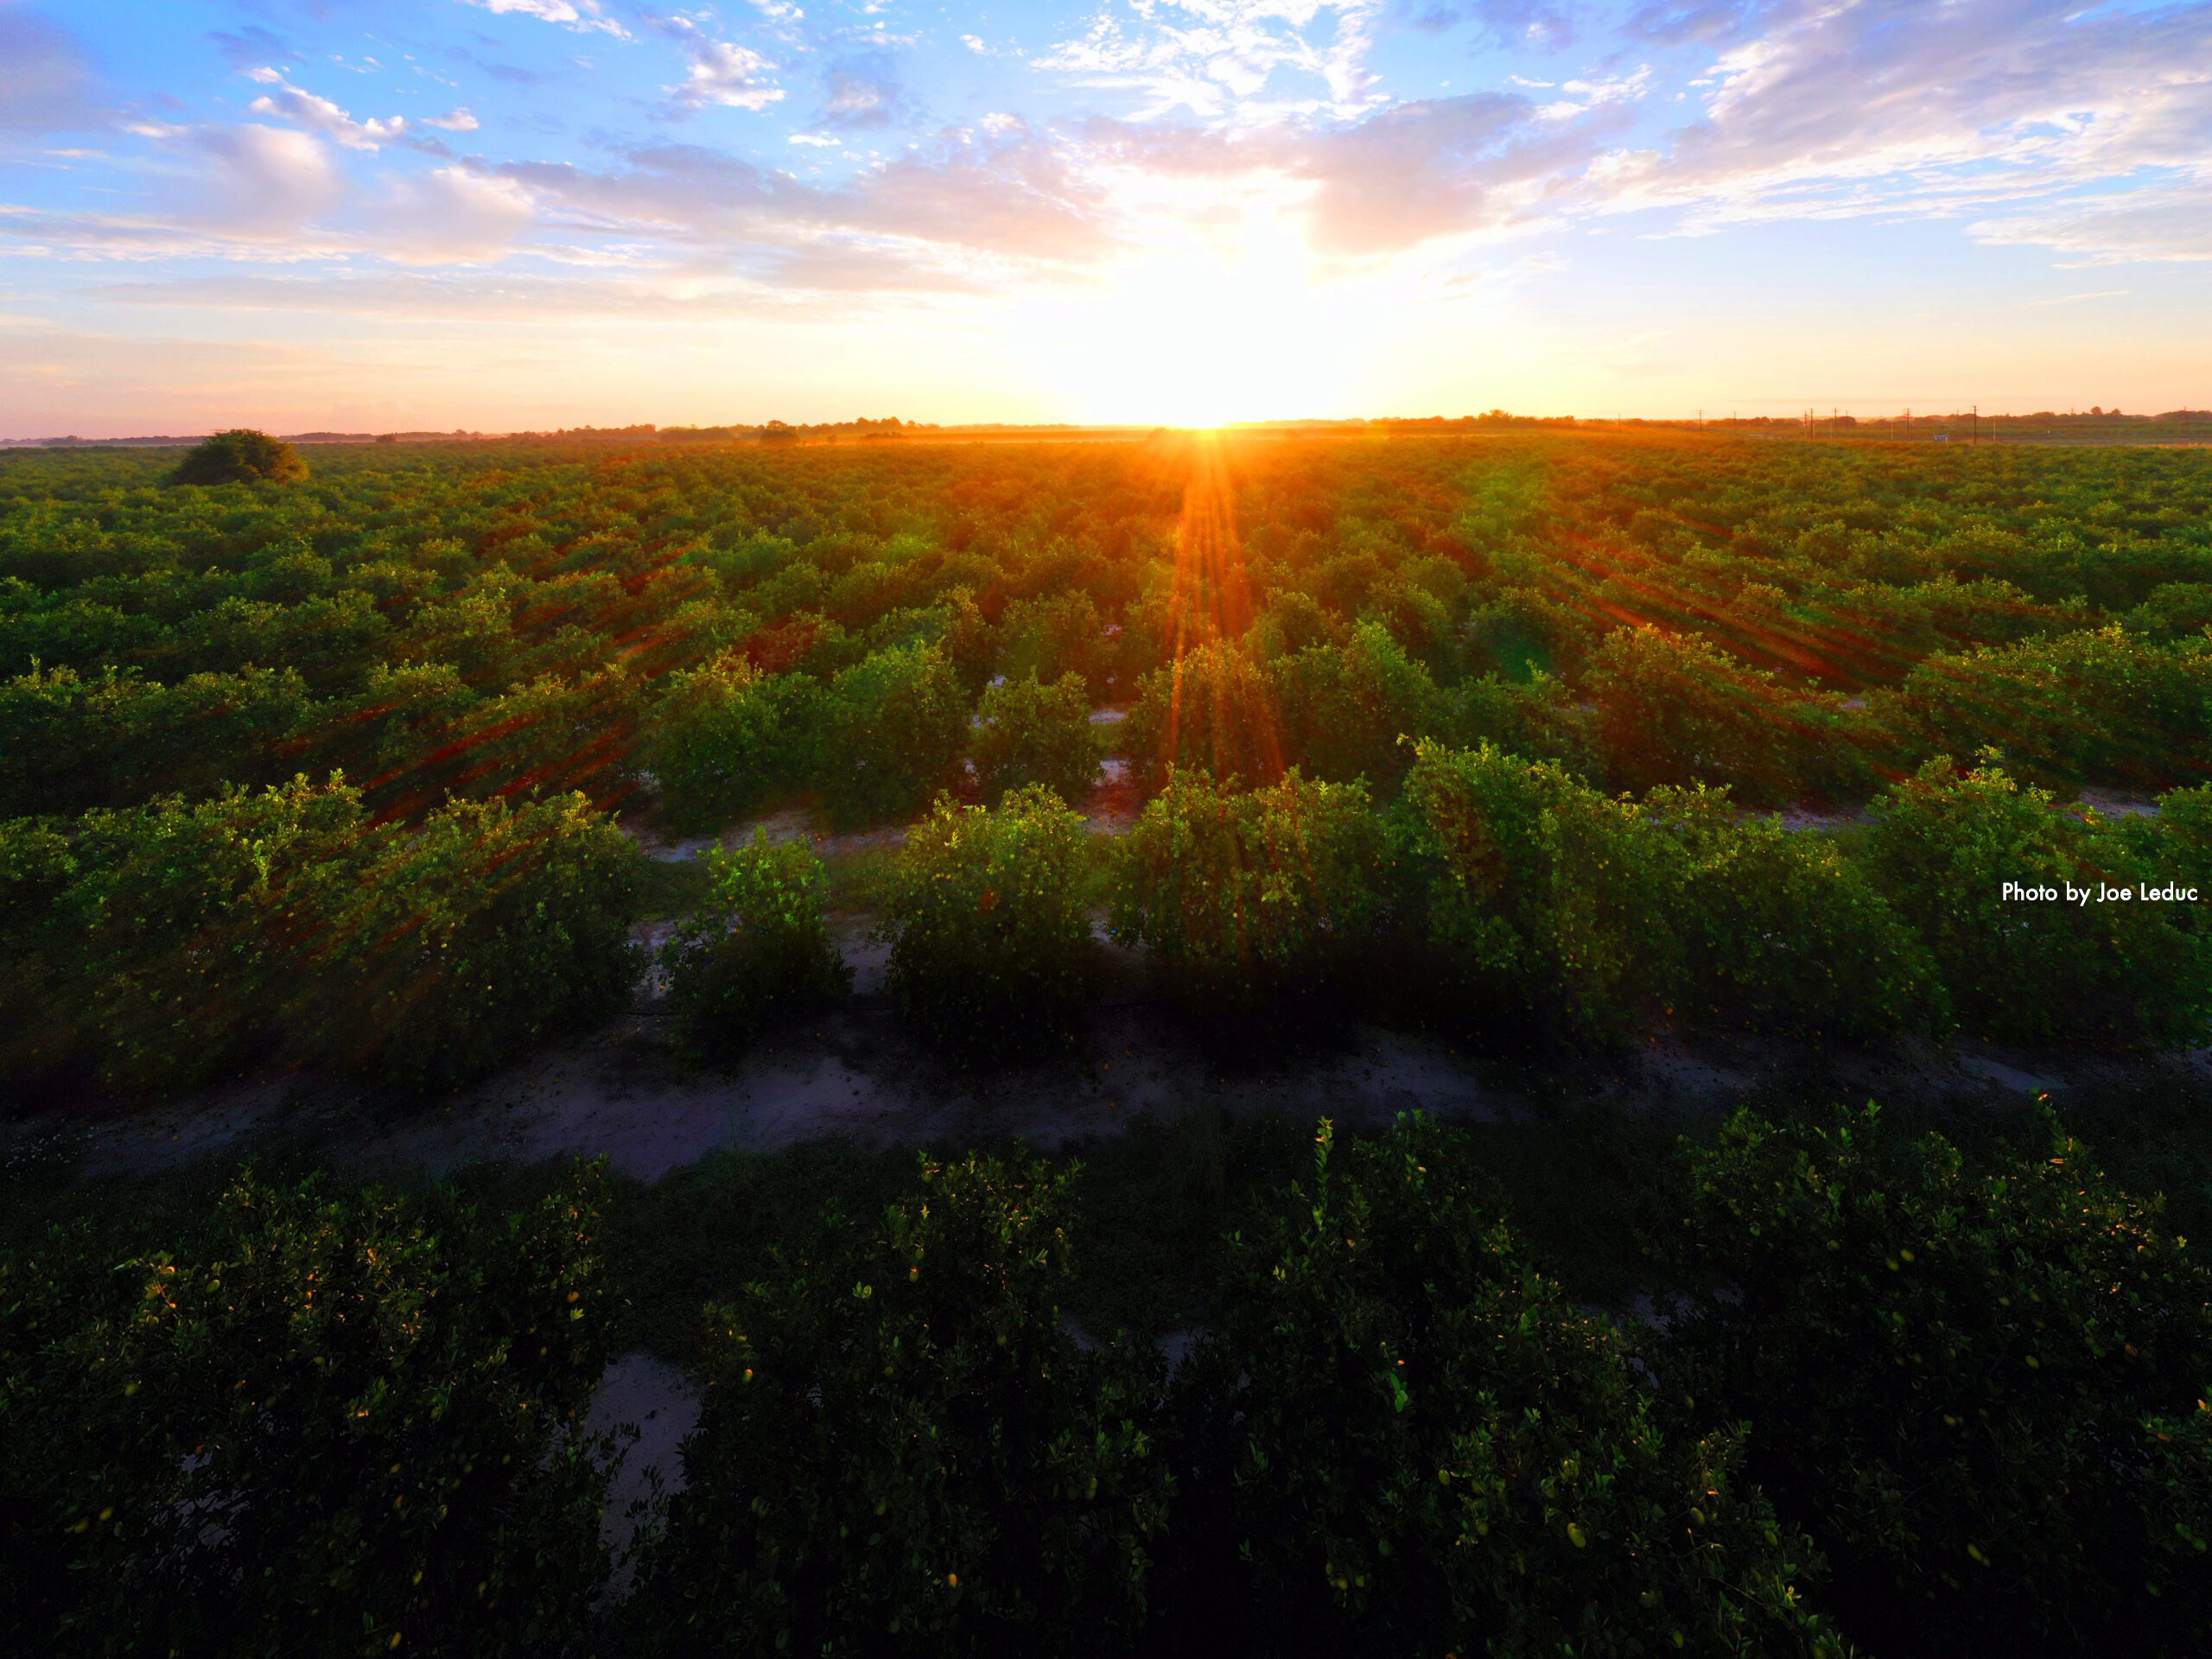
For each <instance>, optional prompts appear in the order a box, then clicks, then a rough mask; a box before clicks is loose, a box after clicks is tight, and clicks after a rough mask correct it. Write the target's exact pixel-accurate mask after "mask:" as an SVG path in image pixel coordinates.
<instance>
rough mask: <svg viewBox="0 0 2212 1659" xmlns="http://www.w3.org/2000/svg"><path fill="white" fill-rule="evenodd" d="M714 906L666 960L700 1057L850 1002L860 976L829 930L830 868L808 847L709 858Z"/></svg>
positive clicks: (762, 848)
mask: <svg viewBox="0 0 2212 1659" xmlns="http://www.w3.org/2000/svg"><path fill="white" fill-rule="evenodd" d="M706 867H707V880H708V882H709V888H708V894H707V899H706V901H705V902H704V903H703V904H702V905H701V906H699V908H698V909H697V910H696V912H693V913H692V914H691V915H690V916H689V917H687V918H685V919H684V921H683V924H682V925H680V926H678V927H677V930H676V931H675V934H674V935H673V936H672V937H671V938H670V940H669V942H668V944H667V945H666V946H665V948H664V950H663V951H662V953H661V960H662V962H663V963H664V964H665V965H666V967H667V969H668V980H669V988H668V995H669V1001H670V1003H671V1007H672V1009H673V1012H674V1014H675V1015H676V1020H677V1029H678V1031H679V1032H680V1033H682V1035H683V1039H684V1041H685V1042H686V1043H687V1044H688V1045H689V1046H691V1047H692V1048H694V1049H696V1050H697V1051H699V1052H704V1053H730V1052H735V1051H737V1050H739V1049H741V1048H743V1047H744V1046H746V1045H747V1044H748V1043H750V1042H752V1041H753V1039H754V1038H756V1037H758V1036H759V1035H760V1033H762V1032H763V1031H766V1029H768V1028H769V1027H771V1026H772V1025H775V1024H777V1023H779V1022H780V1021H787V1020H803V1019H804V1018H805V1017H806V1016H807V1015H808V1014H813V1013H815V1012H817V1010H819V1009H822V1008H825V1007H829V1006H830V1005H831V1004H833V1003H836V1002H838V1001H842V1000H843V999H844V997H845V996H846V995H848V994H849V992H850V991H851V989H852V983H853V970H852V969H849V968H848V967H847V966H846V965H845V959H844V958H843V957H842V956H840V955H839V954H838V952H837V947H836V945H834V944H831V943H830V940H829V933H828V932H827V931H826V930H825V929H824V928H823V923H822V889H823V868H822V861H821V860H820V859H819V858H817V857H816V856H815V855H814V853H813V852H812V850H811V849H809V848H807V847H806V846H804V844H802V843H801V842H782V843H780V844H778V843H773V842H770V841H769V839H768V837H767V835H766V832H765V831H763V830H760V829H755V830H754V831H753V840H752V842H751V843H750V844H749V845H747V846H744V847H740V848H737V849H734V850H733V851H729V852H724V851H722V850H721V849H714V850H711V851H709V853H708V854H707V855H706Z"/></svg>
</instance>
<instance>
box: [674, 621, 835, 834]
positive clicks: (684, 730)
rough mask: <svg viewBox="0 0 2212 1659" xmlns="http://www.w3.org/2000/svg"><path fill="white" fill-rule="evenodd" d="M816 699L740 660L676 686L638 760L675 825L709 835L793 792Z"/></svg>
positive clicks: (686, 675)
mask: <svg viewBox="0 0 2212 1659" xmlns="http://www.w3.org/2000/svg"><path fill="white" fill-rule="evenodd" d="M819 702H820V690H819V688H818V687H817V685H816V683H815V682H813V681H812V680H810V679H808V678H806V677H804V676H803V675H798V674H763V673H761V672H760V671H759V670H757V669H756V668H754V667H753V664H751V663H749V662H747V660H746V659H745V658H744V657H742V656H741V655H738V654H736V653H731V654H729V655H727V656H723V657H719V658H715V660H714V661H713V662H711V663H708V664H702V666H700V667H698V668H695V669H687V670H684V671H681V672H679V673H677V674H676V675H675V676H673V677H672V678H671V682H670V687H669V690H668V692H667V694H666V695H665V696H664V697H663V698H662V699H661V701H660V703H659V705H658V707H657V708H656V709H654V711H653V715H652V723H651V726H650V728H649V731H648V735H647V738H646V742H645V753H644V755H643V757H642V760H643V764H644V766H645V768H646V770H648V771H650V772H652V774H653V778H654V779H655V781H656V783H657V785H658V792H659V795H660V798H661V802H662V804H663V807H664V810H665V811H666V814H667V817H668V822H669V825H670V827H671V829H675V830H677V832H679V833H698V834H706V833H709V832H711V831H713V830H715V829H720V828H721V826H722V825H724V824H726V823H729V822H730V820H731V819H733V818H735V817H738V816H739V815H741V813H744V812H747V811H749V810H752V809H753V808H754V807H757V806H758V805H760V803H761V801H762V799H763V798H765V797H766V796H767V795H768V794H769V793H770V792H771V791H774V790H777V789H780V788H785V787H788V786H789V785H791V784H793V783H795V782H797V781H798V779H799V778H800V777H801V776H802V775H803V774H804V771H805V768H806V766H807V765H808V763H809V761H810V759H811V753H810V751H811V748H812V742H813V738H814V735H815V727H816V724H817V719H818V704H819Z"/></svg>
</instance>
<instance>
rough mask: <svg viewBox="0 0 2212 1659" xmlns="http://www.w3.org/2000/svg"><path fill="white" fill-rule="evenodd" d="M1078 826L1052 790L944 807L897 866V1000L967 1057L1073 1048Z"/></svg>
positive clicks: (1079, 939)
mask: <svg viewBox="0 0 2212 1659" xmlns="http://www.w3.org/2000/svg"><path fill="white" fill-rule="evenodd" d="M1085 851H1086V849H1085V845H1084V833H1083V820H1082V819H1081V818H1079V817H1077V816H1076V814H1075V812H1074V811H1073V810H1071V808H1070V807H1069V806H1068V805H1067V804H1066V803H1065V802H1064V801H1062V800H1061V799H1060V798H1059V797H1058V796H1057V795H1055V794H1053V793H1052V791H1050V790H1046V789H1039V788H1035V787H1032V788H1029V789H1025V790H1018V791H1015V792H1014V794H1011V795H1009V796H1007V798H1006V799H1005V800H1004V801H1002V802H1001V803H1000V804H999V805H997V806H996V807H994V808H989V809H985V808H982V807H977V806H962V805H958V804H955V803H954V802H952V801H950V800H948V799H944V798H940V799H939V800H938V803H937V805H936V807H935V809H934V810H932V811H931V814H930V816H929V817H927V818H925V819H924V820H923V821H922V822H921V823H918V824H916V825H915V826H914V828H913V830H912V833H911V834H909V835H908V836H907V838H906V848H905V849H904V851H902V852H901V853H900V854H899V856H898V857H897V858H896V859H895V860H893V863H892V867H891V872H890V875H889V877H888V880H887V884H886V888H885V892H884V896H883V919H882V922H881V924H880V930H879V935H878V937H880V938H884V939H887V940H888V941H889V942H890V944H891V964H890V969H889V976H888V979H889V985H890V988H891V994H892V995H893V997H894V998H895V999H896V1000H897V1001H898V1002H899V1006H900V1007H902V1008H903V1009H904V1010H905V1012H906V1015H907V1017H908V1018H909V1019H911V1020H913V1021H914V1023H915V1024H916V1025H917V1026H918V1027H919V1028H920V1030H921V1032H922V1033H923V1034H924V1036H925V1037H926V1038H928V1039H930V1040H931V1041H932V1042H935V1043H937V1044H938V1045H939V1046H943V1047H944V1048H947V1049H950V1050H953V1051H955V1052H960V1053H962V1054H964V1055H967V1056H969V1057H980V1056H982V1055H984V1054H987V1053H991V1052H1001V1053H1002V1052H1014V1051H1020V1050H1022V1049H1027V1048H1031V1047H1035V1046H1042V1045H1047V1044H1050V1043H1052V1042H1055V1041H1060V1040H1065V1039H1067V1038H1068V1037H1069V1036H1071V1034H1072V1032H1073V1028H1074V1021H1075V1020H1076V1018H1077V1013H1078V1011H1079V1010H1080V1008H1081V1007H1082V1006H1083V1003H1084V999H1085V996H1086V994H1087V992H1088V990H1089V987H1090V978H1091V973H1090V969H1091V955H1092V950H1091V935H1090V914H1089V912H1087V911H1086V910H1085V908H1084V859H1085Z"/></svg>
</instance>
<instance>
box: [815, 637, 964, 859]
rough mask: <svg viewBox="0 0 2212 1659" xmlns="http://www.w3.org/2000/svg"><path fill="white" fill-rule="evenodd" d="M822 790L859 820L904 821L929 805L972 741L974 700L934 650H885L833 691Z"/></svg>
mask: <svg viewBox="0 0 2212 1659" xmlns="http://www.w3.org/2000/svg"><path fill="white" fill-rule="evenodd" d="M828 719H829V736H828V738H827V740H826V745H827V747H826V752H825V760H826V765H827V767H828V775H827V776H826V777H825V778H824V779H823V787H824V789H825V791H826V792H827V794H828V797H829V804H830V806H831V808H832V810H835V811H836V813H837V814H838V815H839V816H840V817H843V818H846V819H848V820H851V821H855V822H868V821H872V820H876V819H882V818H891V817H904V816H905V815H906V814H907V813H910V812H912V811H913V810H915V809H916V808H918V807H919V806H920V805H921V804H923V803H924V802H925V801H926V800H928V798H930V796H931V793H932V791H935V790H936V789H937V787H938V785H940V784H942V783H943V782H944V779H945V778H946V776H947V775H948V774H949V773H950V772H951V770H952V767H953V766H954V763H955V762H956V761H957V760H958V759H959V757H960V752H961V750H962V749H963V747H966V744H967V741H968V697H967V694H966V693H965V692H964V691H963V690H962V689H961V685H960V681H959V678H958V677H957V676H956V675H955V674H954V673H953V671H952V665H951V664H950V663H949V662H947V661H946V660H945V658H944V654H943V653H942V652H939V651H938V650H937V648H936V647H934V646H931V645H901V646H897V647H894V648H893V649H891V650H888V651H880V652H875V653H874V655H872V656H870V657H868V658H864V659H863V660H861V662H858V663H856V664H854V665H853V666H852V667H850V668H849V669H846V670H845V671H843V672H842V673H841V674H839V675H838V676H837V677H836V681H835V682H834V683H832V685H831V687H830V690H829V711H828Z"/></svg>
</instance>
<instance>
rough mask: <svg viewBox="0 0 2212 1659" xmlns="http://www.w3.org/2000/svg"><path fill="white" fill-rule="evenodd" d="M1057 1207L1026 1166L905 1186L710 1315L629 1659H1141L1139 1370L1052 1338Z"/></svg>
mask: <svg viewBox="0 0 2212 1659" xmlns="http://www.w3.org/2000/svg"><path fill="white" fill-rule="evenodd" d="M1067 1182H1068V1177H1067V1176H1066V1175H1065V1174H1054V1173H1051V1172H1050V1171H1048V1170H1047V1169H1046V1167H1045V1166H1043V1165H1041V1164H1040V1163H1039V1161H1038V1160H1036V1158H1035V1157H1034V1156H1033V1154H1026V1153H1025V1154H1018V1155H1016V1156H1015V1157H1014V1158H1013V1159H1011V1160H1007V1161H1005V1162H1001V1161H999V1160H995V1159H987V1158H978V1157H975V1156H970V1157H969V1158H967V1159H965V1160H962V1161H961V1162H959V1163H957V1164H952V1165H938V1164H937V1163H934V1162H925V1165H924V1166H923V1171H922V1179H921V1183H920V1188H919V1191H918V1192H916V1193H915V1194H914V1195H913V1196H912V1198H910V1199H908V1200H907V1201H906V1202H904V1203H901V1204H899V1205H893V1206H892V1207H891V1208H890V1209H889V1210H888V1211H886V1212H885V1214H884V1215H883V1216H882V1217H880V1220H879V1222H878V1223H877V1224H875V1225H874V1226H873V1227H868V1226H863V1225H858V1224H852V1223H843V1224H841V1223H840V1221H839V1219H838V1218H837V1217H835V1216H834V1215H832V1216H826V1217H824V1225H823V1230H822V1232H821V1234H820V1236H818V1237H817V1239H816V1240H815V1242H814V1243H812V1244H811V1245H810V1246H808V1247H806V1248H804V1249H797V1250H794V1251H792V1252H791V1253H790V1254H788V1255H785V1254H783V1253H780V1252H779V1254H778V1256H777V1258H776V1260H775V1262H774V1263H773V1266H772V1269H771V1271H770V1272H768V1273H767V1274H765V1275H764V1276H763V1277H762V1278H761V1279H760V1280H759V1281H756V1282H753V1283H750V1284H747V1286H746V1287H745V1288H744V1290H743V1292H742V1293H741V1294H740V1296H739V1297H738V1298H737V1299H736V1300H734V1301H732V1302H729V1303H727V1304H723V1305H721V1306H715V1307H713V1308H710V1309H709V1320H710V1322H711V1323H710V1329H709V1340H708V1347H709V1354H708V1359H707V1376H708V1383H709V1387H708V1393H707V1403H706V1409H705V1412H704V1414H703V1415H702V1417H701V1419H700V1422H699V1428H698V1432H697V1433H695V1434H694V1435H692V1437H691V1438H690V1440H687V1441H686V1442H685V1443H684V1448H683V1463H684V1469H685V1471H686V1473H687V1475H688V1477H689V1479H690V1484H689V1486H688V1488H687V1489H686V1490H685V1491H683V1493H682V1494H681V1495H679V1496H678V1497H677V1498H676V1499H675V1500H674V1502H673V1503H672V1505H671V1510H670V1513H669V1517H668V1524H667V1526H666V1529H665V1530H664V1532H662V1533H661V1534H660V1535H659V1536H658V1539H657V1540H656V1541H655V1542H654V1543H653V1544H652V1546H651V1547H650V1548H648V1550H647V1553H646V1554H645V1559H644V1561H643V1564H642V1567H641V1576H640V1580H639V1599H638V1601H637V1603H636V1604H635V1605H634V1607H633V1609H632V1614H633V1623H634V1629H635V1632H636V1635H637V1637H638V1638H639V1645H640V1647H641V1648H642V1649H643V1650H644V1651H645V1652H648V1653H673V1654H682V1655H686V1656H689V1655H695V1654H740V1655H746V1656H753V1655H759V1654H772V1653H788V1654H793V1655H798V1654H831V1653H836V1654H931V1655H947V1656H950V1655H983V1654H1024V1653H1033V1654H1040V1655H1042V1654H1061V1655H1072V1654H1086V1653H1096V1654H1128V1653H1136V1652H1141V1651H1144V1650H1145V1646H1146V1644H1145V1642H1144V1640H1143V1637H1142V1636H1141V1631H1142V1629H1143V1626H1144V1622H1145V1608H1146V1586H1147V1580H1148V1579H1149V1576H1150V1574H1151V1572H1152V1570H1153V1567H1154V1553H1155V1551H1156V1550H1157V1549H1158V1548H1159V1547H1160V1538H1161V1535H1162V1534H1163V1531H1164V1529H1165V1528H1166V1519H1167V1513H1166V1512H1167V1504H1168V1499H1169V1496H1170V1493H1171V1491H1172V1481H1171V1478H1170V1477H1169V1475H1168V1472H1167V1471H1166V1465H1165V1464H1164V1463H1163V1462H1162V1460H1161V1459H1160V1457H1159V1455H1158V1454H1157V1452H1155V1450H1154V1446H1153V1444H1152V1440H1151V1436H1150V1434H1149V1433H1148V1432H1147V1419H1148V1417H1149V1414H1150V1408H1149V1405H1148V1402H1149V1400H1150V1399H1151V1397H1153V1396H1154V1394H1155V1393H1156V1390H1157V1388H1158V1381H1159V1379H1158V1375H1157V1373H1158V1370H1159V1362H1158V1360H1157V1357H1155V1356H1154V1355H1152V1354H1151V1353H1150V1351H1147V1350H1140V1349H1135V1348H1132V1347H1130V1346H1128V1345H1127V1344H1118V1343H1117V1344H1112V1345H1110V1346H1109V1347H1106V1348H1104V1349H1102V1350H1097V1351H1086V1349H1085V1348H1084V1345H1083V1344H1080V1343H1079V1342H1077V1340H1076V1338H1074V1337H1073V1336H1072V1335H1071V1333H1070V1332H1068V1331H1067V1330H1066V1329H1065V1328H1064V1327H1063V1325H1061V1323H1060V1312H1059V1306H1058V1297H1059V1295H1060V1294H1061V1292H1062V1290H1063V1288H1064V1287H1065V1286H1066V1284H1067V1282H1068V1276H1069V1273H1070V1270H1071V1267H1070V1245H1069V1239H1068V1234H1067V1230H1066V1228H1065V1224H1064V1217H1065V1213H1066V1210H1067V1206H1068V1195H1067V1191H1066V1188H1067Z"/></svg>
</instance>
